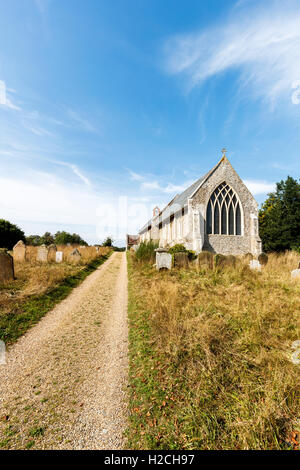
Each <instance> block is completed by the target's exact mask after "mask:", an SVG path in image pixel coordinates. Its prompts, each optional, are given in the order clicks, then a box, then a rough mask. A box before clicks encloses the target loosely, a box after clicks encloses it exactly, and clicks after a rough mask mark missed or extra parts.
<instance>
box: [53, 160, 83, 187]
mask: <svg viewBox="0 0 300 470" xmlns="http://www.w3.org/2000/svg"><path fill="white" fill-rule="evenodd" d="M50 161H52V162H53V163H55V164H57V165H62V166H66V167H68V168H70V169H71V170H72V171H73V173H74V174H75V175H76V176H78V177H79V178H80V179H81V180H82V181H83V182H84V183H85V184H86V185H87V186H91V182H90V180H89V179H88V178H87V177H86V176H84V175H83V174H82V172H81V171H80V170H79V168H78V166H76V165H74V164H73V163H68V162H61V161H58V160H50Z"/></svg>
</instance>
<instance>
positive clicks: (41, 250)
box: [36, 245, 48, 263]
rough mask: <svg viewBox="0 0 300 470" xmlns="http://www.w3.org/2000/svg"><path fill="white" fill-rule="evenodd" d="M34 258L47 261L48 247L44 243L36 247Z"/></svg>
mask: <svg viewBox="0 0 300 470" xmlns="http://www.w3.org/2000/svg"><path fill="white" fill-rule="evenodd" d="M36 259H37V261H41V262H42V263H47V261H48V248H47V247H46V245H41V246H39V247H38V250H37V256H36Z"/></svg>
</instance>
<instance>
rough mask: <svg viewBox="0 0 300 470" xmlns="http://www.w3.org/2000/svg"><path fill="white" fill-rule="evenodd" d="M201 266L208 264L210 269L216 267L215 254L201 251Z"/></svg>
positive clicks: (199, 259) (199, 261)
mask: <svg viewBox="0 0 300 470" xmlns="http://www.w3.org/2000/svg"><path fill="white" fill-rule="evenodd" d="M198 265H199V267H202V266H207V267H208V268H209V269H212V268H213V267H214V255H213V254H212V253H211V252H210V251H201V253H199V255H198Z"/></svg>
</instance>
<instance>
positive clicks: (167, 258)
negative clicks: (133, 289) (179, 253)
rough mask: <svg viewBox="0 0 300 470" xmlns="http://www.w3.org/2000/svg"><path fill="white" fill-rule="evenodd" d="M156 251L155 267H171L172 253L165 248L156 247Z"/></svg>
mask: <svg viewBox="0 0 300 470" xmlns="http://www.w3.org/2000/svg"><path fill="white" fill-rule="evenodd" d="M155 252H156V269H157V271H159V270H160V269H172V255H171V253H168V251H167V249H166V248H157V249H156V250H155Z"/></svg>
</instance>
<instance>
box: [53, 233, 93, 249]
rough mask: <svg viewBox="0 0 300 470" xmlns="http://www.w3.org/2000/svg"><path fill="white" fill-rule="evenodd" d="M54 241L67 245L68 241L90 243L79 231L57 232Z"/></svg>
mask: <svg viewBox="0 0 300 470" xmlns="http://www.w3.org/2000/svg"><path fill="white" fill-rule="evenodd" d="M54 243H55V244H56V245H66V244H67V243H71V245H84V246H87V245H88V244H87V242H86V241H84V240H83V239H82V238H81V237H80V236H79V235H78V234H77V233H73V234H71V233H68V232H56V234H55V237H54Z"/></svg>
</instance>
